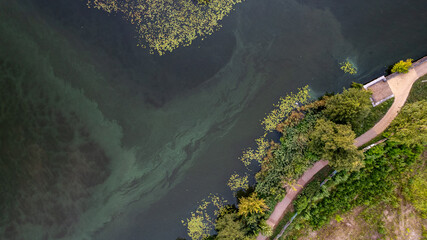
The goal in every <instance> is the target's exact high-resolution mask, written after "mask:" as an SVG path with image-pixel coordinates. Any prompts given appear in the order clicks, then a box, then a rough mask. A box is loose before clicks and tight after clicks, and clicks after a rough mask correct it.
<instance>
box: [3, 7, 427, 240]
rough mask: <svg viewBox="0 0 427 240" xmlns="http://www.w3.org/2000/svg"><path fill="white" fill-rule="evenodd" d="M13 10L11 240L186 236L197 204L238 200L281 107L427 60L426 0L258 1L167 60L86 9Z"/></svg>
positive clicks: (7, 219) (6, 33)
mask: <svg viewBox="0 0 427 240" xmlns="http://www.w3.org/2000/svg"><path fill="white" fill-rule="evenodd" d="M0 9H1V10H0V100H1V102H0V104H1V105H0V106H1V108H0V110H1V111H0V124H1V125H0V151H1V154H0V155H1V157H0V164H1V165H0V171H1V172H0V175H1V176H0V184H1V186H2V190H1V191H2V192H1V198H0V209H1V212H2V214H1V218H0V238H1V239H31V240H38V239H76V240H80V239H82V240H83V239H96V240H98V239H99V240H101V239H102V240H113V239H143V240H145V239H147V240H158V239H159V240H161V239H176V238H177V237H180V236H181V237H185V228H184V227H183V226H182V224H181V219H184V218H187V217H188V216H189V214H190V212H191V211H194V210H195V208H196V206H197V203H198V201H200V200H201V199H203V198H205V197H207V196H208V195H209V193H217V194H219V195H221V196H223V197H224V198H226V199H228V200H230V201H233V197H232V193H231V192H230V190H229V189H228V188H227V186H226V182H227V180H228V178H229V176H230V175H231V174H232V173H233V172H238V173H244V172H245V171H247V170H246V169H245V168H244V167H243V165H242V164H241V163H240V162H239V161H238V157H239V155H240V154H241V152H242V150H243V149H244V148H246V147H250V146H252V145H253V140H254V139H255V138H257V137H259V136H260V135H261V134H262V130H261V126H260V120H261V119H262V118H263V117H264V114H265V113H266V112H268V111H269V110H270V109H271V106H272V104H273V103H275V102H276V101H277V100H278V98H279V97H280V96H284V95H286V94H288V93H290V92H292V91H293V92H295V91H296V90H297V88H299V87H303V86H305V85H307V84H308V85H309V86H310V88H311V90H312V94H313V96H315V97H316V96H320V95H322V94H323V93H324V92H326V91H329V92H331V91H335V92H337V91H340V90H341V89H342V88H343V87H348V86H349V84H350V83H351V82H353V81H355V82H362V83H363V82H367V81H369V80H371V79H373V78H376V77H378V76H380V75H382V74H383V73H384V70H385V69H386V68H387V67H388V66H389V65H391V64H393V63H394V62H396V61H398V60H400V59H404V58H407V57H408V58H409V57H411V58H419V57H422V56H424V55H425V54H426V53H427V30H426V26H427V15H426V14H425V13H426V12H427V2H426V1H425V0H410V1H399V0H387V1H386V0H374V1H333V0H304V1H298V0H271V1H262V2H261V1H259V0H246V1H245V2H243V3H241V4H239V5H237V6H236V9H235V11H233V12H232V13H231V14H230V15H229V16H228V17H226V18H225V19H224V20H223V22H222V25H223V27H222V28H221V29H220V30H219V31H218V32H215V33H214V34H213V35H212V36H209V37H208V38H207V39H205V40H203V41H200V40H196V41H195V42H194V43H193V44H192V45H191V46H189V47H184V48H179V49H177V50H175V51H174V52H172V53H168V54H166V55H164V56H161V57H159V56H156V55H150V54H148V50H147V49H143V48H140V47H137V46H136V43H137V41H136V38H135V34H136V33H135V31H134V26H132V25H131V24H129V23H128V22H127V21H126V20H124V19H122V17H121V16H120V15H114V14H107V13H104V12H102V11H98V10H95V9H89V8H87V6H86V2H85V1H81V0H56V1H50V0H17V1H6V0H0ZM345 59H349V60H350V61H352V62H353V63H354V64H355V65H356V66H357V68H358V74H357V75H353V76H351V75H345V74H344V73H343V72H342V71H341V70H340V69H339V63H340V62H343V61H344V60H345ZM255 168H256V167H255ZM249 174H253V172H249Z"/></svg>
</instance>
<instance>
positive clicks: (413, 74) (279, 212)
mask: <svg viewBox="0 0 427 240" xmlns="http://www.w3.org/2000/svg"><path fill="white" fill-rule="evenodd" d="M426 74H427V56H426V57H424V58H422V59H420V60H418V61H417V62H415V63H414V64H413V66H412V68H411V69H410V70H409V72H408V73H405V74H392V75H389V76H387V82H388V84H389V86H390V88H391V90H392V92H393V94H394V102H393V104H392V105H391V107H390V109H389V110H388V111H387V113H386V114H385V115H384V117H383V118H381V120H380V121H379V122H378V123H377V124H375V126H374V127H372V128H371V129H370V130H368V131H367V132H365V133H364V134H362V135H361V136H359V137H357V138H356V139H355V140H354V145H356V146H357V147H360V146H362V145H363V144H365V143H367V142H369V141H371V140H372V139H374V138H375V137H376V136H378V135H379V134H380V133H382V132H383V131H384V130H385V129H386V128H387V127H388V126H389V125H390V123H391V121H393V119H394V118H395V117H396V116H397V114H398V113H399V111H400V109H401V108H402V107H403V105H404V104H405V102H406V99H407V98H408V96H409V93H410V91H411V88H412V85H413V84H414V82H415V81H416V80H417V79H418V78H420V77H422V76H424V75H426ZM326 165H328V161H326V160H320V161H317V162H316V163H315V164H314V165H313V167H311V168H310V169H308V170H307V171H305V173H304V174H303V176H302V177H301V178H300V179H298V184H297V185H298V187H297V188H296V189H295V190H294V189H291V190H290V191H288V192H287V194H286V196H285V197H284V198H283V200H282V201H280V202H279V203H278V204H277V205H276V207H275V208H274V211H273V213H272V214H271V215H270V217H269V218H268V219H267V223H268V224H269V225H270V226H271V227H273V228H275V227H276V226H277V224H278V223H279V222H280V220H281V219H282V218H283V216H284V214H285V213H286V210H287V209H288V207H289V205H290V204H291V203H292V201H293V200H294V199H295V197H296V196H297V195H298V193H299V192H300V191H301V189H302V188H303V187H304V186H305V185H306V184H307V183H308V182H309V181H310V179H311V178H313V176H314V175H316V173H317V172H319V171H320V170H322V169H323V168H324V167H325V166H326ZM267 239H268V237H266V236H263V235H262V234H261V233H260V234H259V235H258V237H257V240H267Z"/></svg>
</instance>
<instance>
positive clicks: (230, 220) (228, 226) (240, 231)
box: [215, 211, 246, 240]
mask: <svg viewBox="0 0 427 240" xmlns="http://www.w3.org/2000/svg"><path fill="white" fill-rule="evenodd" d="M239 217H240V216H239V215H238V214H237V213H236V212H231V211H227V212H225V213H224V214H222V215H221V216H220V217H219V218H218V219H217V221H216V224H215V229H216V230H217V232H218V235H217V236H216V239H219V240H242V239H244V238H245V234H246V232H245V230H244V225H243V222H242V221H240V219H239Z"/></svg>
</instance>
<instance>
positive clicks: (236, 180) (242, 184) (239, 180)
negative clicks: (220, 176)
mask: <svg viewBox="0 0 427 240" xmlns="http://www.w3.org/2000/svg"><path fill="white" fill-rule="evenodd" d="M227 185H228V187H230V189H231V191H236V190H237V189H247V188H248V187H249V181H248V175H245V176H242V177H241V176H240V175H239V174H237V173H234V174H232V175H231V177H230V179H228V183H227Z"/></svg>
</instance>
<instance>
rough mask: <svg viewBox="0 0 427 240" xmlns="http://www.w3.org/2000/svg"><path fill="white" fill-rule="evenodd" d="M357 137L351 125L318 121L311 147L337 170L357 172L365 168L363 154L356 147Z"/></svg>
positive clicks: (311, 134) (312, 133)
mask: <svg viewBox="0 0 427 240" xmlns="http://www.w3.org/2000/svg"><path fill="white" fill-rule="evenodd" d="M355 137H356V135H355V134H354V132H353V131H352V130H351V128H350V126H349V125H342V124H336V123H334V122H331V121H329V120H325V119H318V120H317V122H316V126H315V127H314V131H313V132H311V133H310V136H309V138H310V143H309V145H310V148H311V150H312V151H313V152H315V153H317V154H319V155H320V156H321V157H322V158H324V159H326V160H328V161H329V165H331V166H332V167H333V168H335V169H336V170H348V171H355V170H358V169H360V168H361V167H362V166H363V161H362V160H363V153H362V152H361V151H359V150H357V147H356V146H355V145H354V138H355Z"/></svg>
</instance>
